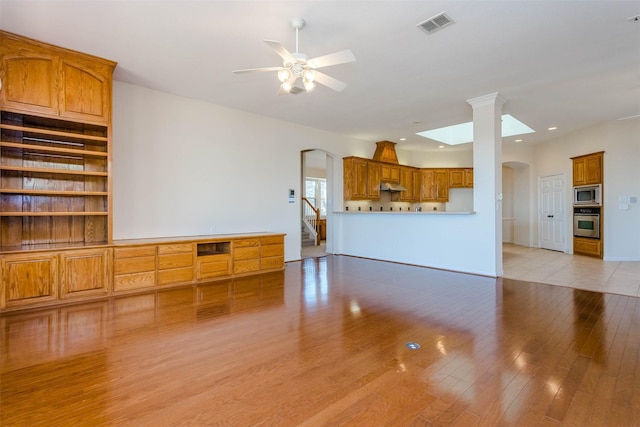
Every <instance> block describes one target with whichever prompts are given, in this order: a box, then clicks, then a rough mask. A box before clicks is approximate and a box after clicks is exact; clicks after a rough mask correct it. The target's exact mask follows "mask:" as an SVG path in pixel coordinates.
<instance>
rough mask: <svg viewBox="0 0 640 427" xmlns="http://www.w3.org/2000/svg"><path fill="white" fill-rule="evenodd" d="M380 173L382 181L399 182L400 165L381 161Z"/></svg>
mask: <svg viewBox="0 0 640 427" xmlns="http://www.w3.org/2000/svg"><path fill="white" fill-rule="evenodd" d="M380 174H381V179H382V181H386V182H399V181H400V166H398V165H392V164H389V163H381V165H380Z"/></svg>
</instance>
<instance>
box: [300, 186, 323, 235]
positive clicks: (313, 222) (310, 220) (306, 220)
mask: <svg viewBox="0 0 640 427" xmlns="http://www.w3.org/2000/svg"><path fill="white" fill-rule="evenodd" d="M302 206H303V208H302V223H303V224H304V225H305V226H306V227H307V229H308V230H309V233H310V234H311V235H312V236H313V237H314V239H315V241H316V246H318V245H319V244H320V209H318V208H316V207H315V206H313V203H311V202H310V201H309V200H308V199H307V198H306V197H303V198H302Z"/></svg>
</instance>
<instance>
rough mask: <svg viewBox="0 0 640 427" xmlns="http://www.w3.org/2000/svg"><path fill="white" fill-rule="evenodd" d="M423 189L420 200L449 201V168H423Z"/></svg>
mask: <svg viewBox="0 0 640 427" xmlns="http://www.w3.org/2000/svg"><path fill="white" fill-rule="evenodd" d="M421 182H422V187H421V188H422V190H421V192H420V200H421V201H423V202H448V201H449V170H448V169H421Z"/></svg>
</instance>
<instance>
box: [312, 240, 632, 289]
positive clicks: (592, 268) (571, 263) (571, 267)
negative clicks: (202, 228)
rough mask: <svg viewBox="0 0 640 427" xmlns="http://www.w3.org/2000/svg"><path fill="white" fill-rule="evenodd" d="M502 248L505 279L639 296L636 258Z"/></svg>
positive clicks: (319, 250) (315, 250)
mask: <svg viewBox="0 0 640 427" xmlns="http://www.w3.org/2000/svg"><path fill="white" fill-rule="evenodd" d="M324 243H325V242H322V244H321V245H320V246H312V247H304V248H302V258H316V257H320V256H325V255H327V253H326V252H325V245H324ZM502 251H503V252H502V253H503V270H504V277H506V278H508V279H518V280H523V281H527V282H537V283H546V284H551V285H559V286H565V287H570V288H576V289H585V290H589V291H599V292H608V293H612V294H619V295H628V296H633V297H640V261H637V262H636V261H622V262H620V261H602V260H600V259H596V258H591V257H587V256H582V255H569V254H565V253H563V252H556V251H550V250H546V249H538V248H528V247H525V246H518V245H514V244H510V243H505V244H504V245H503V248H502Z"/></svg>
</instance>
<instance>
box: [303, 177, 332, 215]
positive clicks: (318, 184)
mask: <svg viewBox="0 0 640 427" xmlns="http://www.w3.org/2000/svg"><path fill="white" fill-rule="evenodd" d="M304 196H305V197H306V198H307V200H309V202H310V203H311V204H313V206H315V207H316V208H319V209H320V216H326V215H327V180H326V179H324V178H309V177H307V178H305V191H304Z"/></svg>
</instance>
